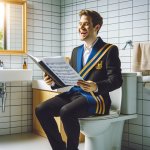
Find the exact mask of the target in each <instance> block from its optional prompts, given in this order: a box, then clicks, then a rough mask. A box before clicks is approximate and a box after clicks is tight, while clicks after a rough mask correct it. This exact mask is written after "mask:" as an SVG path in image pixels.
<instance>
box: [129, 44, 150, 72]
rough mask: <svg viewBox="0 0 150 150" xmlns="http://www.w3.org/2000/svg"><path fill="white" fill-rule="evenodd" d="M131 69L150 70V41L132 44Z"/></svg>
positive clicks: (136, 70)
mask: <svg viewBox="0 0 150 150" xmlns="http://www.w3.org/2000/svg"><path fill="white" fill-rule="evenodd" d="M133 52H134V54H133V62H132V71H135V72H143V71H146V70H150V43H136V44H134V51H133Z"/></svg>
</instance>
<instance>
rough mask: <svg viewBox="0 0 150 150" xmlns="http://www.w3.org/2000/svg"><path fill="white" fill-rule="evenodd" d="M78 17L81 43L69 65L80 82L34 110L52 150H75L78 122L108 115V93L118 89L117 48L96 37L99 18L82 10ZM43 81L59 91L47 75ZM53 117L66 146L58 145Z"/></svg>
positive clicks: (120, 79)
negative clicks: (58, 118) (57, 122)
mask: <svg viewBox="0 0 150 150" xmlns="http://www.w3.org/2000/svg"><path fill="white" fill-rule="evenodd" d="M79 15H80V22H79V26H78V31H79V35H80V39H81V40H82V41H83V42H84V43H83V44H82V45H81V46H79V47H76V48H74V50H73V52H72V56H71V61H70V65H71V66H72V67H73V68H74V69H75V70H76V71H77V72H78V73H79V74H80V75H81V76H82V77H83V79H84V80H80V81H78V82H77V85H78V86H74V87H72V88H71V89H70V91H69V92H65V93H62V94H60V95H57V96H55V97H54V98H52V99H50V100H47V101H45V102H43V103H41V104H40V105H39V106H38V107H37V108H36V110H35V112H36V115H37V118H38V119H39V122H40V123H41V126H42V127H43V129H44V131H45V133H46V135H47V137H48V139H49V142H50V144H51V146H52V149H53V150H78V144H79V133H80V125H79V121H78V118H83V117H88V116H91V115H107V114H109V110H110V106H111V99H110V96H109V92H110V91H112V90H115V89H117V88H119V87H120V86H121V85H122V76H121V69H120V60H119V55H118V48H117V47H116V46H115V45H112V44H108V43H105V42H104V41H103V40H102V39H101V38H100V37H97V34H98V32H99V30H100V28H101V26H102V24H103V18H102V17H101V16H100V14H99V13H97V12H95V11H90V10H82V11H81V12H80V14H79ZM44 80H45V82H46V83H47V84H48V85H51V86H52V87H53V88H59V86H58V85H56V84H55V83H54V81H53V80H52V79H51V78H50V77H49V76H48V75H45V77H44ZM55 116H60V118H61V120H62V123H63V126H64V129H65V132H66V135H67V143H64V142H63V141H62V138H61V135H60V133H59V131H58V127H57V124H56V121H55V119H54V117H55Z"/></svg>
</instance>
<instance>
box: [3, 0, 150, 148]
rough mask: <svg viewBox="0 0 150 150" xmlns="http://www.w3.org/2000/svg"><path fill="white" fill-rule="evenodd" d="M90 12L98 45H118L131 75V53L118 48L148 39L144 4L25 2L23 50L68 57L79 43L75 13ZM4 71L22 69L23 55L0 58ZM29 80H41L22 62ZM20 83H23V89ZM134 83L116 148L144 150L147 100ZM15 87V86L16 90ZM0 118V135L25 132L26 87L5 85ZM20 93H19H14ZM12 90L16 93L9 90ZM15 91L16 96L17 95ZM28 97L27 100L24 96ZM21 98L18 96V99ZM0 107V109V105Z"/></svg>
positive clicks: (149, 120)
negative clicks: (131, 115)
mask: <svg viewBox="0 0 150 150" xmlns="http://www.w3.org/2000/svg"><path fill="white" fill-rule="evenodd" d="M85 8H86V9H92V10H96V11H98V12H99V13H101V15H102V16H103V18H104V24H103V27H102V29H101V31H100V33H99V36H101V37H102V38H103V39H104V41H106V42H110V43H113V44H116V45H117V46H118V47H119V52H120V59H121V62H122V70H123V71H124V72H126V71H131V56H132V52H133V49H132V48H131V47H129V46H127V47H126V50H122V48H123V47H124V46H125V43H126V41H128V40H132V41H133V42H142V41H149V39H150V33H149V32H150V31H149V28H150V25H149V22H150V19H149V18H150V2H149V0H88V2H87V1H86V0H28V9H27V11H28V15H27V16H28V19H27V23H28V28H27V29H28V50H29V52H30V53H32V54H33V55H35V56H37V57H43V56H51V55H52V56H54V55H60V54H61V55H65V56H70V55H71V51H72V49H73V48H74V47H76V46H78V45H79V44H81V42H80V40H79V36H78V32H77V25H78V21H79V16H78V13H79V11H80V10H81V9H85ZM1 57H2V59H3V61H4V64H5V67H6V68H22V63H23V56H11V55H7V56H5V55H3V56H0V58H1ZM28 68H31V69H33V78H34V79H41V78H42V72H41V71H40V69H38V67H37V66H36V65H35V64H33V63H32V61H31V60H29V59H28ZM24 84H25V85H24ZM143 85H144V83H142V82H141V81H140V80H139V82H138V99H137V103H138V105H137V112H138V118H137V119H134V120H131V121H127V122H126V124H125V128H124V134H123V142H122V145H123V147H122V149H124V150H129V149H135V150H142V149H143V150H149V149H150V144H149V143H150V142H149V141H150V115H149V114H150V111H149V110H150V109H149V108H150V98H149V97H150V96H149V93H148V92H147V91H146V90H145V89H144V88H143ZM18 87H19V88H18ZM7 88H8V90H9V92H8V95H9V96H8V100H7V101H6V112H5V115H4V114H2V113H1V112H0V134H10V133H16V132H25V131H27V130H30V129H31V125H32V124H31V120H32V117H31V114H32V112H31V111H32V108H31V107H32V102H31V97H32V96H31V86H30V84H29V85H28V83H21V86H20V85H16V86H14V85H12V84H9V86H8V87H7ZM20 89H21V91H20ZM15 90H16V91H15ZM17 90H18V92H17ZM28 96H29V97H28ZM20 97H21V98H20ZM0 108H1V107H0Z"/></svg>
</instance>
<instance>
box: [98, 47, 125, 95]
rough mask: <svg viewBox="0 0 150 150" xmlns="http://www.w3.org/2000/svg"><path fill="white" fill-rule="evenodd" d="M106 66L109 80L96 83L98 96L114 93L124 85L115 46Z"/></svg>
mask: <svg viewBox="0 0 150 150" xmlns="http://www.w3.org/2000/svg"><path fill="white" fill-rule="evenodd" d="M105 65H106V72H107V78H106V79H105V80H102V81H98V82H97V83H96V84H97V86H98V92H97V93H96V94H98V95H100V94H105V93H108V92H110V91H113V90H115V89H117V88H119V87H121V85H122V82H123V81H122V75H121V63H120V59H119V52H118V48H117V46H113V47H112V49H110V50H109V51H108V53H107V56H106V64H105Z"/></svg>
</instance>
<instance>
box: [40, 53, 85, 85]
mask: <svg viewBox="0 0 150 150" xmlns="http://www.w3.org/2000/svg"><path fill="white" fill-rule="evenodd" d="M42 61H43V62H44V63H45V64H46V65H47V66H48V67H49V68H50V70H51V71H52V72H53V73H54V74H55V75H56V76H57V77H58V78H59V79H60V80H61V81H62V82H63V83H64V84H65V85H72V86H74V85H77V81H78V80H83V78H82V77H81V76H80V75H79V74H78V73H77V72H76V71H75V70H74V69H73V68H72V67H71V66H70V65H69V64H68V63H66V62H65V58H64V57H62V56H56V57H48V58H43V59H42Z"/></svg>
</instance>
